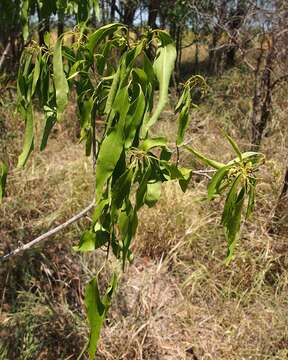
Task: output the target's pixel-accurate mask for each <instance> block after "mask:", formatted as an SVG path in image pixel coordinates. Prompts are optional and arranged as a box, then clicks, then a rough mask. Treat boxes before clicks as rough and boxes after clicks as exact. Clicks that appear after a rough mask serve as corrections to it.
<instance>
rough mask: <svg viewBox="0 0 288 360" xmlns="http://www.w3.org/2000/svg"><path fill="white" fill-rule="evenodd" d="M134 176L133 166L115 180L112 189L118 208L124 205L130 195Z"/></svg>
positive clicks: (114, 201)
mask: <svg viewBox="0 0 288 360" xmlns="http://www.w3.org/2000/svg"><path fill="white" fill-rule="evenodd" d="M132 178H133V168H130V169H127V170H126V171H125V172H124V173H123V174H122V175H121V176H120V177H119V178H118V179H117V181H116V182H115V185H114V186H113V189H112V201H113V203H114V204H115V206H116V208H117V209H120V208H121V207H122V204H123V201H124V199H125V198H126V197H128V195H129V193H130V189H131V183H132Z"/></svg>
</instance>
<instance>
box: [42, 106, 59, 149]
mask: <svg viewBox="0 0 288 360" xmlns="http://www.w3.org/2000/svg"><path fill="white" fill-rule="evenodd" d="M44 112H45V126H44V129H43V134H42V139H41V144H40V151H43V150H44V149H45V148H46V145H47V141H48V138H49V135H50V133H51V130H52V129H53V126H54V125H55V124H56V113H55V111H53V109H51V108H50V107H49V106H44Z"/></svg>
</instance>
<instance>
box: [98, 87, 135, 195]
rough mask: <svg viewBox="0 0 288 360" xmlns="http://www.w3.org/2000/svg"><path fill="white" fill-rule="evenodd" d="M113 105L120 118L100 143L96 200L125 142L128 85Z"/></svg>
mask: <svg viewBox="0 0 288 360" xmlns="http://www.w3.org/2000/svg"><path fill="white" fill-rule="evenodd" d="M112 107H113V111H114V112H115V116H118V117H119V120H118V122H117V123H116V124H115V126H114V127H113V129H112V130H111V131H110V132H109V133H108V135H107V136H106V137H105V139H104V140H103V142H102V144H101V145H100V150H99V155H98V162H97V171H96V195H95V196H96V201H99V200H100V197H101V194H102V191H103V186H104V184H105V183H106V181H107V180H108V179H109V177H110V176H111V175H112V173H113V170H114V168H115V166H116V164H117V162H118V160H119V158H120V155H121V153H122V150H123V147H124V144H125V138H124V136H123V135H124V125H125V119H126V115H127V112H128V109H129V96H128V88H127V87H125V88H123V89H121V91H119V93H118V95H117V96H116V98H115V101H114V103H113V106H112Z"/></svg>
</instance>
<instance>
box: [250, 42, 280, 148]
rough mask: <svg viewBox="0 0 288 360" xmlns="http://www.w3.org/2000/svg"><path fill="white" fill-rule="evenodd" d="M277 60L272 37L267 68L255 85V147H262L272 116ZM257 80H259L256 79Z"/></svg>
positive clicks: (253, 120)
mask: <svg viewBox="0 0 288 360" xmlns="http://www.w3.org/2000/svg"><path fill="white" fill-rule="evenodd" d="M274 60H275V44H274V39H273V38H272V40H271V44H270V49H269V51H268V54H267V56H266V63H265V68H264V70H263V74H262V77H261V81H260V83H259V85H258V86H257V84H256V85H255V88H254V98H253V111H252V140H251V142H252V144H253V148H254V149H255V148H256V149H258V148H259V147H260V144H261V141H262V138H263V134H264V131H265V129H266V127H267V125H268V122H269V120H270V117H271V109H272V79H271V76H272V73H273V63H274ZM255 81H257V80H256V79H255Z"/></svg>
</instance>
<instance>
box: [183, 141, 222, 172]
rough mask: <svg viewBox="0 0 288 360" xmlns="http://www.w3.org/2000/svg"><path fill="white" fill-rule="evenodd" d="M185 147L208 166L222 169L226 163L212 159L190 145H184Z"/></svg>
mask: <svg viewBox="0 0 288 360" xmlns="http://www.w3.org/2000/svg"><path fill="white" fill-rule="evenodd" d="M184 148H185V149H186V150H188V151H190V152H191V153H192V154H193V155H195V156H196V158H198V160H200V161H201V162H203V163H204V164H205V165H207V166H211V167H213V168H214V169H221V168H222V167H223V166H225V164H223V163H220V162H218V161H215V160H212V159H208V158H207V157H206V156H204V155H202V154H201V153H200V152H199V151H197V150H195V149H193V148H191V147H190V146H187V145H184Z"/></svg>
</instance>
